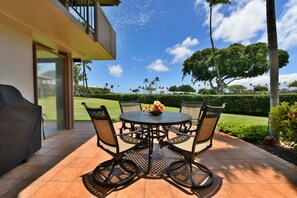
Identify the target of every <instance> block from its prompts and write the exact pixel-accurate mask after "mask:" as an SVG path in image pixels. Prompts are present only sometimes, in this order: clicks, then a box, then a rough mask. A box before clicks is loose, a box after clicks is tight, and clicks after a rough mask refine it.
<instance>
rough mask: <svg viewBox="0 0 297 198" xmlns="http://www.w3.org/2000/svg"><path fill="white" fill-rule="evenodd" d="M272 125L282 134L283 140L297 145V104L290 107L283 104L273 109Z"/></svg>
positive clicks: (271, 112)
mask: <svg viewBox="0 0 297 198" xmlns="http://www.w3.org/2000/svg"><path fill="white" fill-rule="evenodd" d="M269 114H270V115H271V116H272V119H271V124H272V127H273V129H274V130H275V131H277V132H279V133H280V136H281V138H282V139H283V140H285V141H289V142H291V143H292V144H293V146H294V144H297V102H295V103H294V104H293V105H291V106H290V105H289V103H288V102H282V103H281V104H280V105H278V106H276V107H274V108H272V109H271V111H270V113H269Z"/></svg>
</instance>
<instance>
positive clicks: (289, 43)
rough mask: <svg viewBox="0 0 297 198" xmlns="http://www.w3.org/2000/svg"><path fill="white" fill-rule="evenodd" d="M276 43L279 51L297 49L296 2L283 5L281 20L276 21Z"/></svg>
mask: <svg viewBox="0 0 297 198" xmlns="http://www.w3.org/2000/svg"><path fill="white" fill-rule="evenodd" d="M277 31H278V43H279V47H280V48H281V49H290V48H293V47H297V0H289V1H288V2H287V3H286V4H285V5H284V11H283V13H282V15H281V18H280V19H279V20H278V21H277Z"/></svg>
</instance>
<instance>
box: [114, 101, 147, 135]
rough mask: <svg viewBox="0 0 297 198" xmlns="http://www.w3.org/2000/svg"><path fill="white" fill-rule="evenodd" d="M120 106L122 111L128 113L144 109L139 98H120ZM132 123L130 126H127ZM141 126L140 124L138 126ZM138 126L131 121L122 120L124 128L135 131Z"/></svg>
mask: <svg viewBox="0 0 297 198" xmlns="http://www.w3.org/2000/svg"><path fill="white" fill-rule="evenodd" d="M119 104H120V108H121V112H122V113H128V112H133V111H142V108H141V103H140V101H139V100H131V101H123V100H119ZM127 125H130V126H127ZM139 127H141V126H138V128H139ZM135 128H137V126H135V125H134V124H130V123H125V122H122V130H126V129H128V130H131V131H134V130H135Z"/></svg>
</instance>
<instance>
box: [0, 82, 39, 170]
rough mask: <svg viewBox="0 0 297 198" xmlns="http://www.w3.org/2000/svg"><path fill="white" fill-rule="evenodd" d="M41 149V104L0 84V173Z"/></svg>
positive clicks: (8, 86)
mask: <svg viewBox="0 0 297 198" xmlns="http://www.w3.org/2000/svg"><path fill="white" fill-rule="evenodd" d="M40 148H41V106H39V105H35V104H33V103H31V102H29V101H28V100H26V99H25V98H24V97H23V96H22V94H21V93H20V91H19V90H17V89H16V88H15V87H13V86H10V85H2V84H0V175H1V174H3V173H4V172H6V171H7V170H9V169H11V168H12V167H14V166H15V165H17V164H18V163H20V162H21V161H23V160H26V159H27V158H28V157H29V156H30V155H31V154H33V153H34V152H36V151H37V150H39V149H40Z"/></svg>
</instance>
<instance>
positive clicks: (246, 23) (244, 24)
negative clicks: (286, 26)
mask: <svg viewBox="0 0 297 198" xmlns="http://www.w3.org/2000/svg"><path fill="white" fill-rule="evenodd" d="M265 10H266V4H265V1H264V0H252V1H249V2H248V3H247V4H245V5H244V6H242V7H238V8H237V9H235V10H234V11H232V12H231V13H230V16H228V17H224V18H223V19H222V21H221V23H220V24H219V25H218V27H217V28H215V30H214V38H215V39H217V40H218V39H223V40H224V41H228V42H232V43H235V42H243V41H244V42H249V40H250V39H252V38H254V37H256V36H257V34H258V33H259V32H262V31H263V30H264V29H265V28H266V12H265Z"/></svg>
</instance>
